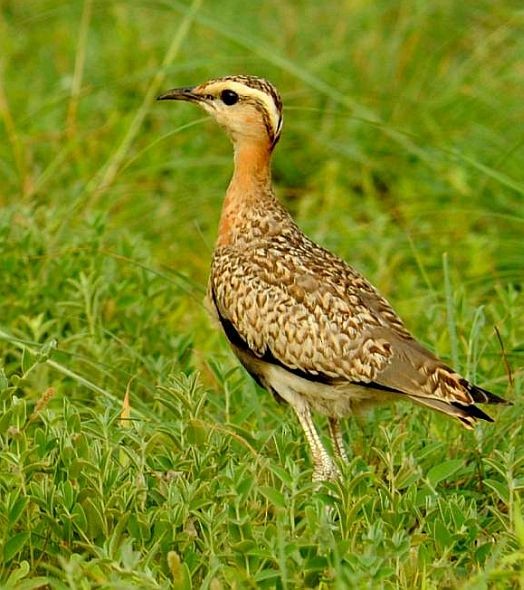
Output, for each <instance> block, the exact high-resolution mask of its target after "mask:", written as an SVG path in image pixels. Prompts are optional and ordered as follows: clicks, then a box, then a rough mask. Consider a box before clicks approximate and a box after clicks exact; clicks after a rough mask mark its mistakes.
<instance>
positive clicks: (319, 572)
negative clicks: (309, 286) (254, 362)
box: [0, 0, 524, 590]
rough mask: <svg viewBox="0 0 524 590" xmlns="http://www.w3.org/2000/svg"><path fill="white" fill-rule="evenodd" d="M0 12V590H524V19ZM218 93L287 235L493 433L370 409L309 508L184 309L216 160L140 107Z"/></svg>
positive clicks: (309, 2)
mask: <svg viewBox="0 0 524 590" xmlns="http://www.w3.org/2000/svg"><path fill="white" fill-rule="evenodd" d="M0 6H1V12H0V120H1V125H0V136H1V139H0V207H1V209H0V367H1V369H0V404H1V411H0V412H1V413H0V587H1V588H2V589H15V588H16V589H22V590H24V589H25V590H28V589H33V588H52V589H55V588H56V589H62V588H78V589H85V588H104V589H105V588H108V589H109V588H141V589H143V588H152V589H153V588H176V589H181V588H211V589H212V590H218V589H220V588H258V587H260V588H282V589H291V588H304V587H311V588H314V587H316V588H339V589H343V588H405V589H409V588H424V589H432V588H439V589H442V588H464V589H471V590H472V589H485V588H519V587H520V588H524V568H523V566H524V521H523V517H522V511H521V504H520V496H521V494H522V490H523V489H524V432H523V424H522V415H523V402H522V400H523V355H524V331H523V325H522V317H523V311H524V306H523V299H522V284H523V271H522V268H523V261H524V246H523V244H524V240H523V229H524V215H523V213H524V209H523V198H524V139H523V138H524V135H523V120H524V100H523V96H524V35H523V30H522V27H523V24H524V11H523V9H522V4H521V3H520V2H512V1H510V0H498V1H497V2H493V1H491V0H478V1H476V2H456V1H455V0H441V1H439V2H429V1H425V0H398V1H396V2H389V1H387V0H374V1H368V0H346V1H343V0H338V1H331V2H316V1H314V0H286V1H282V0H263V1H261V2H254V3H244V2H238V1H237V0H222V1H221V2H216V1H214V0H193V1H191V2H190V1H187V2H185V1H182V0H180V1H172V0H149V1H147V2H145V1H140V0H129V1H126V2H123V1H118V0H107V1H104V2H98V1H97V2H95V1H94V0H85V1H83V2H82V1H80V0H78V1H69V2H66V1H62V2H61V1H58V0H25V1H24V2H20V1H18V0H2V1H1V2H0ZM228 73H251V74H257V75H262V76H265V77H267V78H269V79H270V80H272V81H273V82H274V83H275V84H276V85H277V86H278V87H279V88H280V90H281V91H282V94H283V98H284V101H285V107H286V108H285V119H286V122H285V130H284V134H283V139H282V141H281V143H280V145H279V146H278V149H277V152H276V154H275V161H274V177H275V184H276V187H277V191H278V194H279V195H280V197H281V198H282V200H283V201H284V202H285V203H286V205H287V206H288V207H289V208H290V209H291V211H292V212H293V214H294V215H295V216H296V218H297V220H298V222H299V223H300V225H301V226H302V227H303V228H304V229H305V230H306V231H307V233H309V234H310V235H311V236H312V237H313V238H315V239H316V240H317V241H318V242H320V243H322V244H323V245H325V246H327V247H329V248H331V249H333V250H335V251H336V252H338V253H339V254H340V255H342V256H344V257H345V258H346V259H347V260H349V261H351V263H353V264H354V265H355V266H356V267H357V268H359V269H360V270H361V271H363V272H364V273H365V274H366V275H367V276H368V277H370V278H371V279H372V280H373V282H374V283H375V284H376V285H377V286H378V287H379V288H380V289H381V291H383V292H384V293H385V294H387V296H388V298H389V299H390V301H391V302H392V303H393V304H394V306H395V307H396V309H397V310H398V311H399V313H400V314H401V315H402V316H403V317H404V318H405V319H406V321H407V324H408V326H409V327H410V328H411V329H412V330H413V331H414V333H415V334H417V336H418V337H419V338H420V339H421V340H422V341H423V342H425V343H426V344H427V345H428V346H429V347H431V348H432V349H433V350H435V351H436V352H437V353H438V354H439V355H441V356H443V357H444V358H446V359H448V360H449V361H450V362H452V363H453V364H454V365H455V366H456V367H457V368H458V369H460V370H461V371H463V372H464V373H465V374H466V375H467V376H468V377H470V378H471V379H474V380H475V381H476V382H478V383H479V384H480V385H482V386H484V387H487V388H489V389H491V390H493V391H494V392H496V393H497V394H500V395H503V396H506V397H507V398H508V399H510V400H512V401H513V402H514V405H513V406H512V407H508V408H492V414H493V415H494V416H495V417H496V419H497V422H496V424H495V425H491V424H482V425H480V426H479V427H478V428H477V429H476V430H475V431H474V432H467V431H465V430H463V429H461V427H460V426H459V425H456V424H455V423H452V422H451V421H449V420H447V419H446V418H445V417H441V416H439V415H436V414H434V413H431V412H428V411H425V410H423V409H418V408H414V407H412V406H409V405H398V406H396V407H390V408H383V409H380V410H377V411H376V412H374V413H372V414H370V415H369V416H367V417H366V418H363V419H351V420H348V421H347V422H346V423H345V425H344V427H345V436H346V440H347V444H348V448H349V449H350V453H351V457H352V458H351V461H350V463H349V465H347V466H344V467H343V478H342V480H341V481H340V482H338V483H334V484H326V485H325V486H323V487H321V488H320V489H316V488H315V487H314V486H313V485H312V484H311V472H312V468H311V463H310V459H309V457H308V452H307V448H306V445H305V441H304V437H303V435H302V432H301V431H300V427H299V426H298V424H297V422H296V420H295V419H294V417H293V416H292V415H291V412H290V411H289V410H288V409H286V408H285V407H282V406H279V405H277V404H276V403H275V402H274V401H273V399H272V398H271V396H269V395H267V394H265V393H264V392H262V391H260V390H258V389H257V387H256V386H255V385H254V384H253V382H252V381H251V380H250V379H249V377H248V376H247V375H246V374H245V373H244V372H243V371H242V370H241V369H240V368H239V367H238V365H237V363H236V362H235V360H234V359H233V358H232V355H231V354H230V353H229V351H228V349H227V346H226V344H225V342H224V339H223V337H222V336H221V335H220V334H218V333H217V331H216V330H215V329H212V328H211V327H210V323H209V321H208V319H207V317H206V314H205V312H204V309H203V307H202V299H203V293H204V290H205V283H206V274H207V270H208V265H209V260H210V256H211V251H212V247H213V242H214V236H215V231H216V229H215V228H216V224H217V219H218V215H219V209H220V206H221V199H222V195H223V193H224V190H225V186H226V184H227V182H228V177H229V175H230V172H231V148H230V146H229V144H228V141H227V139H226V137H225V136H224V135H223V133H222V132H221V131H219V130H218V129H217V128H216V127H215V126H214V124H213V123H211V122H207V120H206V119H205V118H203V116H202V113H200V112H197V111H196V110H195V109H194V108H192V107H191V106H188V105H183V104H166V103H162V104H160V103H155V102H154V100H153V99H154V96H155V95H156V94H158V93H160V92H161V91H163V90H166V89H168V88H170V87H173V86H178V85H186V84H192V83H198V82H201V81H204V80H206V79H208V78H210V77H216V76H218V75H224V74H228ZM126 396H127V397H126ZM126 400H127V401H126Z"/></svg>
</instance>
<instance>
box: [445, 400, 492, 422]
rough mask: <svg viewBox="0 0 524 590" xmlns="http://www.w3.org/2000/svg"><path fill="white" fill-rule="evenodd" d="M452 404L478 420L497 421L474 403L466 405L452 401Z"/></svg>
mask: <svg viewBox="0 0 524 590" xmlns="http://www.w3.org/2000/svg"><path fill="white" fill-rule="evenodd" d="M451 405H452V406H454V407H455V408H458V409H459V410H462V411H463V412H464V413H465V414H467V415H468V416H471V417H472V418H475V419H477V420H485V421H486V422H495V420H493V418H492V417H491V416H489V415H488V414H486V413H485V412H483V411H482V410H481V409H480V408H479V407H478V406H475V405H473V404H470V405H466V404H461V403H460V402H451Z"/></svg>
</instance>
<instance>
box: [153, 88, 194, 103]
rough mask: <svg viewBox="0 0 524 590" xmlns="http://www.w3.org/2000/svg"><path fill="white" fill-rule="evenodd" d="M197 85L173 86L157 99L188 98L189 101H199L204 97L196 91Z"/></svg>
mask: <svg viewBox="0 0 524 590" xmlns="http://www.w3.org/2000/svg"><path fill="white" fill-rule="evenodd" d="M194 89H195V86H190V87H186V88H172V89H171V90H168V91H167V92H165V93H164V94H161V95H160V96H157V97H156V99H157V100H187V101H199V100H202V97H201V96H200V95H199V94H195V93H194Z"/></svg>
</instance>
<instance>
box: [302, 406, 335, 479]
mask: <svg viewBox="0 0 524 590" xmlns="http://www.w3.org/2000/svg"><path fill="white" fill-rule="evenodd" d="M293 409H294V410H295V412H296V414H297V416H298V419H299V421H300V424H301V426H302V428H303V429H304V433H305V434H306V438H307V441H308V443H309V446H310V448H311V453H312V455H313V464H314V466H315V467H314V470H313V481H326V480H334V479H337V478H338V477H339V475H340V473H339V471H338V468H337V466H336V465H335V464H334V463H333V461H332V459H331V457H330V456H329V455H328V453H327V451H326V449H325V448H324V445H323V444H322V441H321V440H320V437H319V436H318V433H317V431H316V429H315V425H314V424H313V420H312V419H311V410H310V409H309V405H308V404H307V403H304V404H300V405H298V404H297V405H293Z"/></svg>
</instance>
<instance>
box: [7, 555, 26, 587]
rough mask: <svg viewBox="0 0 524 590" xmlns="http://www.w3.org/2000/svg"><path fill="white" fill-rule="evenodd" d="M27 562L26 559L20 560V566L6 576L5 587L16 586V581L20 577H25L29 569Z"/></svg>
mask: <svg viewBox="0 0 524 590" xmlns="http://www.w3.org/2000/svg"><path fill="white" fill-rule="evenodd" d="M30 569H31V568H30V567H29V563H28V562H27V561H22V562H21V563H20V567H18V569H16V570H14V571H13V572H11V574H10V576H9V578H7V583H6V585H5V587H6V588H18V586H17V582H19V581H20V580H21V579H22V578H25V577H26V576H27V574H28V573H29V571H30Z"/></svg>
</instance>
